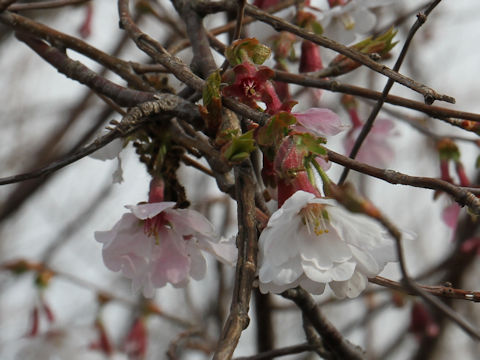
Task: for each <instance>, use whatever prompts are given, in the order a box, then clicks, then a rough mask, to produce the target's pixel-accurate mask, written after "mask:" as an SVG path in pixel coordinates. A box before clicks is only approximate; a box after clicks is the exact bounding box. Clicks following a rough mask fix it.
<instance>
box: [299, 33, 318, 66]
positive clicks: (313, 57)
mask: <svg viewBox="0 0 480 360" xmlns="http://www.w3.org/2000/svg"><path fill="white" fill-rule="evenodd" d="M321 69H323V62H322V58H321V57H320V48H319V47H318V45H317V44H315V43H313V42H311V41H307V40H304V41H302V53H301V55H300V67H299V70H298V71H299V72H301V73H304V72H313V71H318V70H321Z"/></svg>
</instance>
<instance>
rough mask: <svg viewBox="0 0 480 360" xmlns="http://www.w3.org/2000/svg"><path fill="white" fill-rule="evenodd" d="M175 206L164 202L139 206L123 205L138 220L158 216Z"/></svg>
mask: <svg viewBox="0 0 480 360" xmlns="http://www.w3.org/2000/svg"><path fill="white" fill-rule="evenodd" d="M174 206H175V202H173V201H164V202H159V203H151V204H150V203H147V204H140V205H125V207H126V208H127V209H129V210H130V211H131V212H132V213H133V214H134V215H135V216H136V217H137V218H139V219H140V220H145V219H151V218H153V217H154V216H156V215H158V214H160V213H161V212H162V211H165V210H166V209H171V208H173V207H174Z"/></svg>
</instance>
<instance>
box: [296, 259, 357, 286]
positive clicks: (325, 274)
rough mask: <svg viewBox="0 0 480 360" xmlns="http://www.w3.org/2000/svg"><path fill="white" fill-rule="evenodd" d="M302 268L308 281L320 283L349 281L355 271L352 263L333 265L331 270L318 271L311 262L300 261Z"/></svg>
mask: <svg viewBox="0 0 480 360" xmlns="http://www.w3.org/2000/svg"><path fill="white" fill-rule="evenodd" d="M302 267H303V270H304V271H305V275H306V276H307V277H308V278H309V279H310V280H313V281H317V282H322V283H328V282H330V281H343V280H347V279H350V277H351V276H352V274H353V273H354V271H355V263H354V262H352V261H347V262H344V263H341V264H335V265H333V266H332V267H331V268H329V269H326V270H321V269H319V268H318V267H316V266H315V265H314V264H313V263H312V262H308V261H302Z"/></svg>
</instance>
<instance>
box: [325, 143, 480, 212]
mask: <svg viewBox="0 0 480 360" xmlns="http://www.w3.org/2000/svg"><path fill="white" fill-rule="evenodd" d="M327 156H328V159H329V160H331V161H333V162H334V163H337V164H340V165H343V166H345V167H348V168H350V169H353V170H355V171H358V172H361V173H362V174H367V175H370V176H373V177H376V178H378V179H382V180H385V181H387V182H389V183H391V184H402V185H409V186H413V187H420V188H425V189H432V190H441V191H444V192H446V193H448V194H450V195H451V196H452V197H453V198H454V199H455V201H456V202H458V203H459V204H460V205H462V206H464V205H467V206H468V207H469V208H470V209H471V210H472V211H473V212H474V213H475V214H480V199H478V198H477V197H476V196H475V195H473V194H472V193H471V192H468V191H466V190H465V189H463V188H462V187H460V186H456V185H453V184H451V183H449V182H447V181H444V180H441V179H436V178H429V177H422V176H410V175H406V174H403V173H400V172H398V171H394V170H388V169H380V168H376V167H374V166H371V165H368V164H365V163H362V162H359V161H356V160H354V159H350V158H349V157H347V156H343V155H340V154H338V153H336V152H334V151H332V150H327Z"/></svg>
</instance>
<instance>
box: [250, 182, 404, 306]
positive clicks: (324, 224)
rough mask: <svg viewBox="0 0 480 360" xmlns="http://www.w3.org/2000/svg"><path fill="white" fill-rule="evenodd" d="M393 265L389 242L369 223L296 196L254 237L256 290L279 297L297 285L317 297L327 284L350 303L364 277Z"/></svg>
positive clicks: (329, 204) (319, 200)
mask: <svg viewBox="0 0 480 360" xmlns="http://www.w3.org/2000/svg"><path fill="white" fill-rule="evenodd" d="M395 260H396V257H395V251H394V242H393V240H391V239H390V238H388V237H387V233H386V231H384V230H383V229H382V227H381V226H380V225H379V224H377V223H376V222H375V221H373V220H371V219H370V218H368V217H366V216H365V215H360V214H352V213H350V212H348V211H346V210H344V209H343V208H342V207H340V206H338V205H337V204H336V202H335V201H334V200H330V199H325V198H318V197H316V196H315V195H313V194H311V193H307V192H305V191H297V192H296V193H295V194H293V195H292V196H291V197H290V198H289V199H287V200H286V201H285V203H284V204H283V205H282V207H281V208H280V209H279V210H277V211H276V212H275V213H273V215H272V216H271V218H270V220H269V222H268V225H267V227H266V228H265V229H264V230H263V232H262V234H261V235H260V239H259V286H260V291H261V292H262V293H267V292H273V293H281V292H283V291H285V290H287V289H290V288H293V287H296V286H299V285H300V286H302V287H304V288H305V289H306V290H307V291H309V292H311V293H313V294H321V293H323V291H324V289H325V285H326V284H329V286H330V288H331V289H332V290H333V292H334V293H335V294H336V295H337V296H339V297H345V296H347V297H349V298H353V297H356V296H358V295H359V294H360V293H361V292H362V291H363V290H364V289H365V287H366V286H367V282H368V280H367V277H373V276H376V275H377V274H378V273H380V272H381V271H382V270H383V268H384V266H385V265H386V263H387V262H392V261H395Z"/></svg>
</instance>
